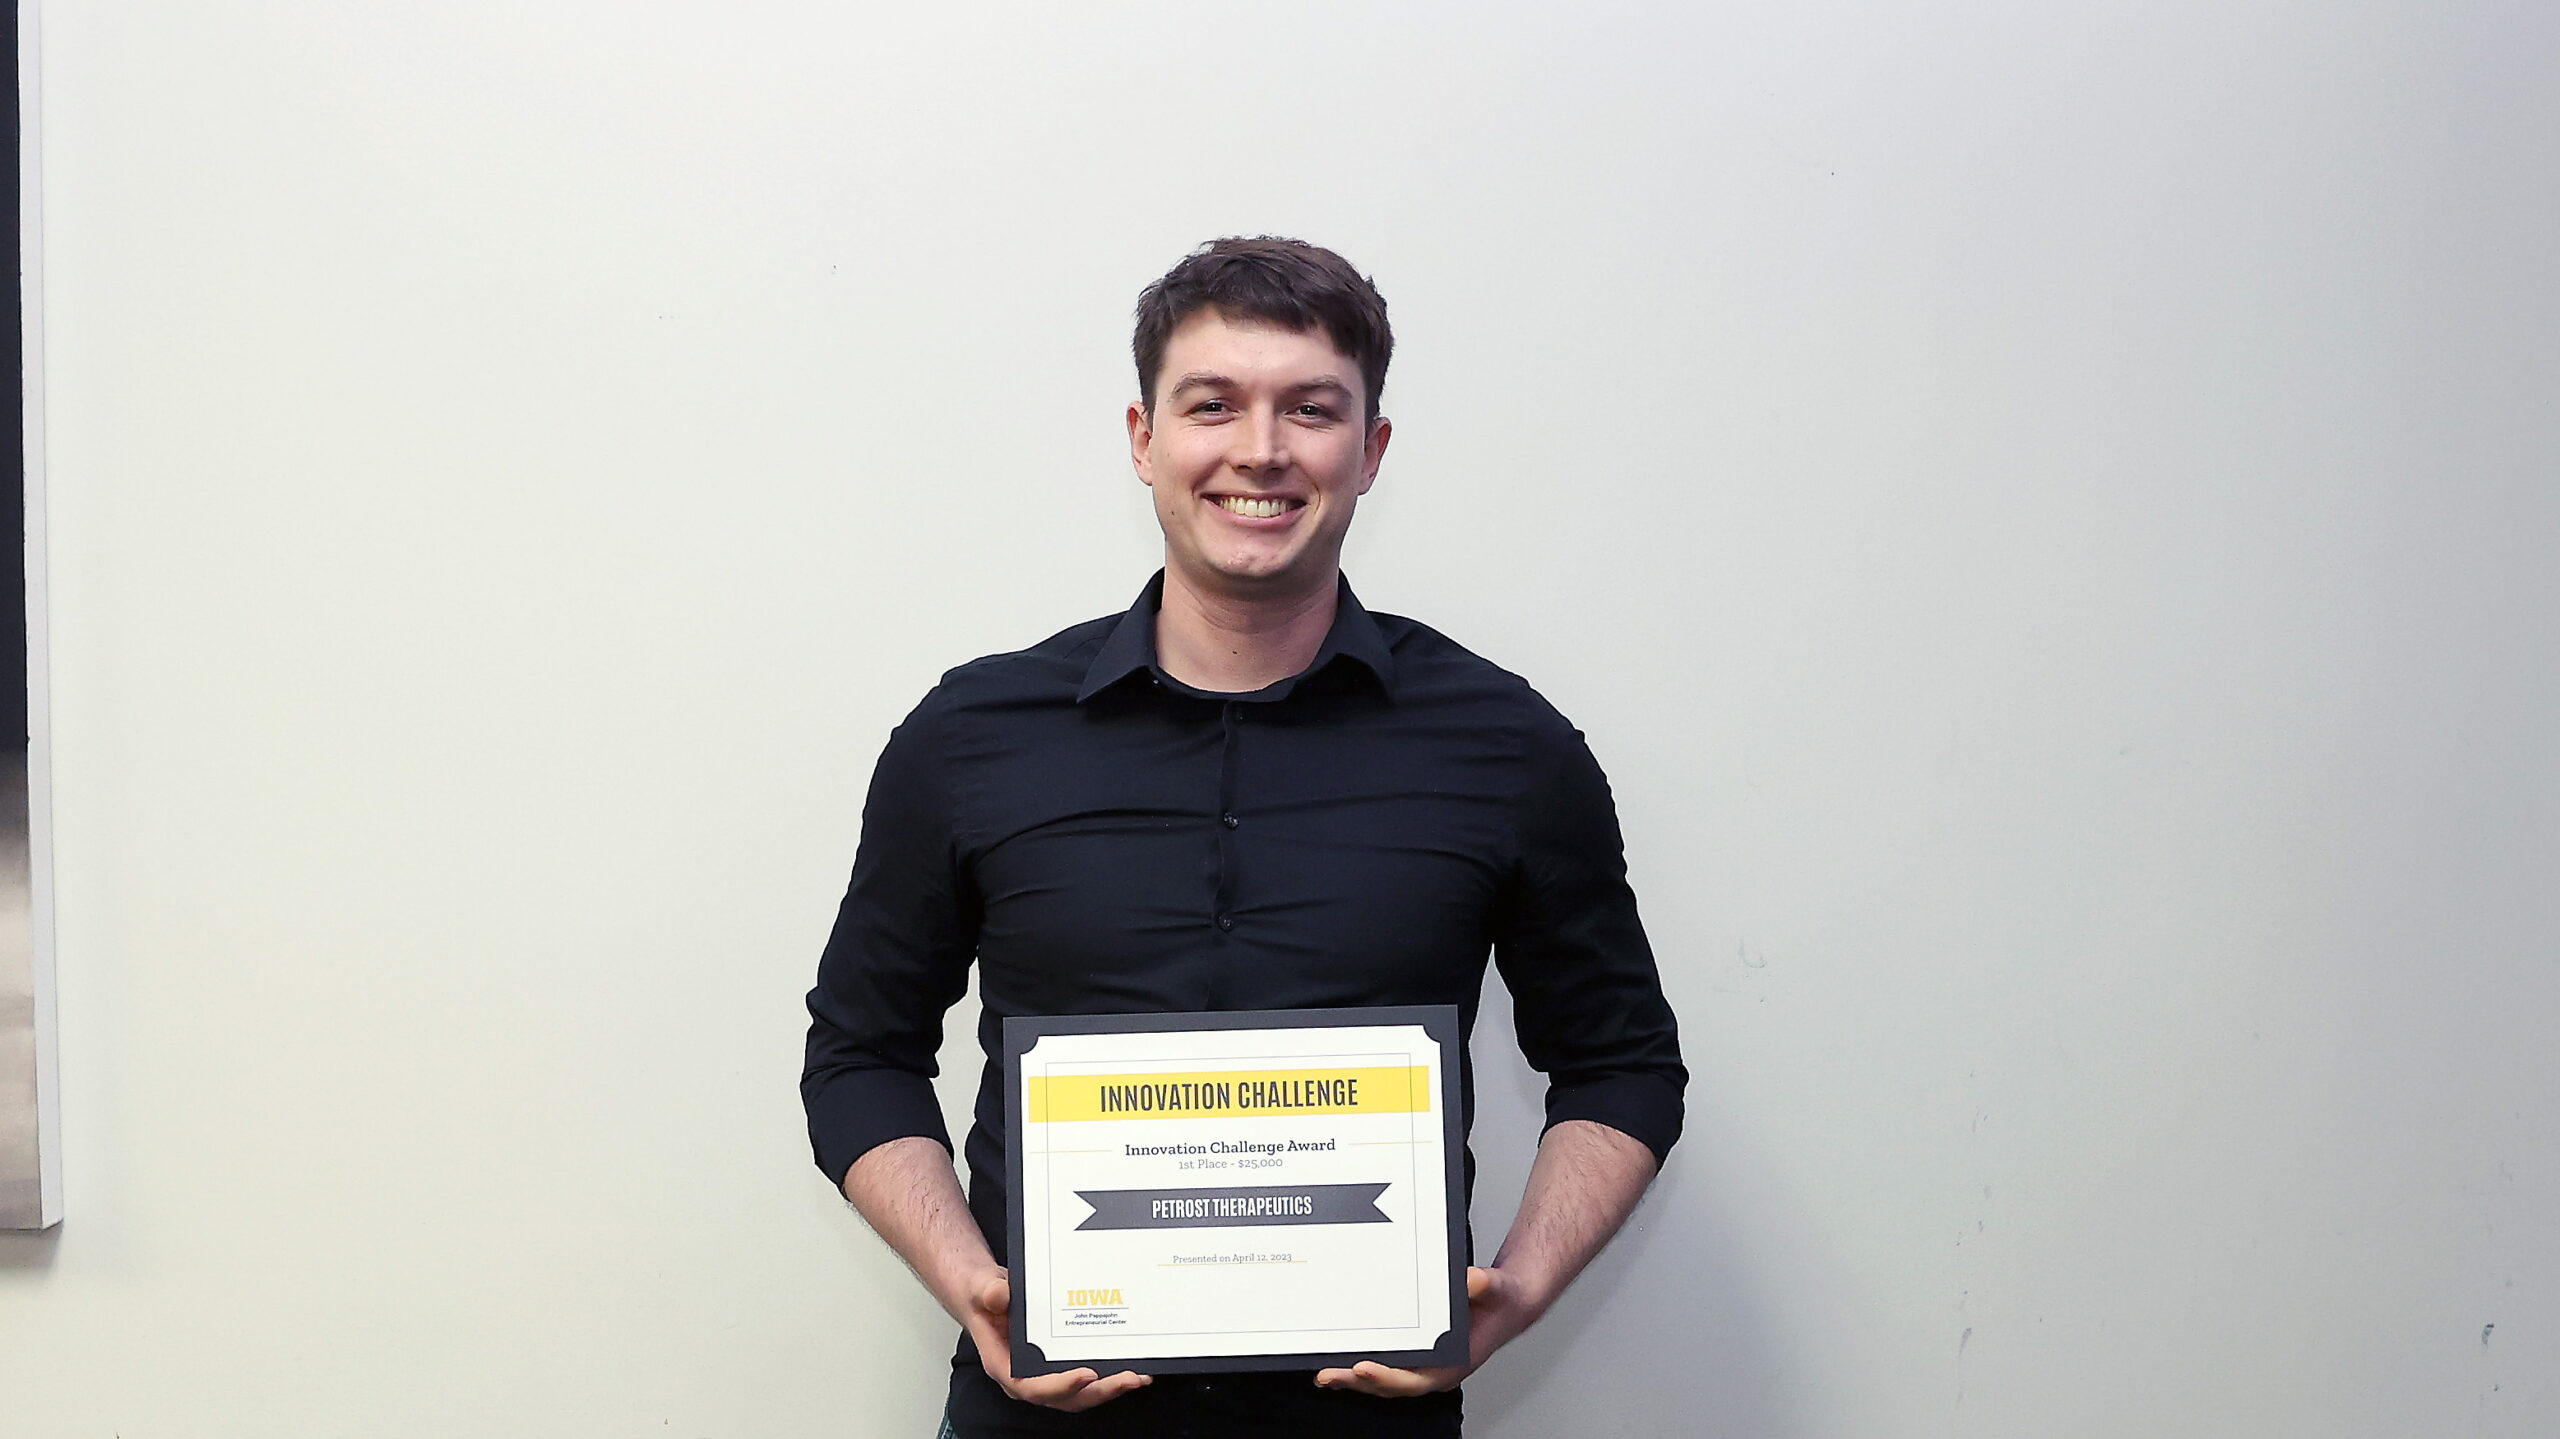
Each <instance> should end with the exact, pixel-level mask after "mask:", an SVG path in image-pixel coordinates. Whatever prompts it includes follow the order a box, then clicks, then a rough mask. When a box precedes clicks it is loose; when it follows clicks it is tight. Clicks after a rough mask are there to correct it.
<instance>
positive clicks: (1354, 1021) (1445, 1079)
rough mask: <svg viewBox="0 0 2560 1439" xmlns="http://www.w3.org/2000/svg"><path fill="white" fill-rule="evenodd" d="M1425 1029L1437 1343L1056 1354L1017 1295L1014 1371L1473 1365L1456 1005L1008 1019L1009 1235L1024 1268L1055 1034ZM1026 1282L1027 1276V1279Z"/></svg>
mask: <svg viewBox="0 0 2560 1439" xmlns="http://www.w3.org/2000/svg"><path fill="white" fill-rule="evenodd" d="M1390 1024H1394V1025H1415V1026H1418V1027H1419V1028H1420V1029H1421V1030H1422V1032H1423V1034H1424V1035H1425V1036H1427V1037H1429V1038H1430V1039H1432V1040H1434V1041H1436V1042H1437V1043H1438V1044H1439V1046H1440V1063H1439V1066H1438V1069H1439V1074H1438V1077H1437V1082H1438V1085H1439V1091H1440V1092H1439V1095H1438V1099H1439V1103H1440V1128H1441V1136H1440V1137H1441V1145H1440V1154H1441V1168H1442V1171H1443V1175H1442V1179H1443V1183H1444V1185H1445V1186H1446V1199H1447V1203H1446V1206H1445V1208H1444V1209H1443V1210H1442V1215H1443V1218H1444V1220H1445V1227H1446V1228H1447V1230H1448V1235H1447V1239H1448V1264H1447V1270H1448V1293H1449V1313H1450V1315H1451V1316H1452V1321H1451V1323H1450V1326H1449V1328H1447V1329H1446V1330H1443V1331H1442V1332H1441V1334H1440V1337H1439V1338H1438V1339H1437V1340H1436V1341H1435V1342H1434V1343H1433V1344H1432V1345H1431V1347H1430V1348H1427V1349H1391V1350H1385V1351H1380V1352H1375V1353H1351V1352H1338V1351H1320V1352H1304V1353H1290V1354H1218V1355H1210V1356H1206V1357H1200V1356H1184V1355H1173V1354H1167V1355H1140V1356H1130V1357H1126V1358H1113V1359H1105V1360H1087V1359H1052V1358H1050V1357H1049V1356H1048V1355H1047V1354H1046V1353H1044V1352H1043V1351H1042V1350H1041V1349H1040V1347H1039V1346H1038V1345H1036V1344H1034V1343H1032V1342H1031V1340H1030V1337H1029V1324H1030V1316H1029V1308H1030V1306H1028V1305H1027V1304H1024V1303H1022V1302H1021V1295H1020V1294H1019V1293H1018V1292H1017V1293H1016V1295H1015V1302H1014V1304H1013V1306H1012V1312H1011V1315H1010V1317H1009V1322H1008V1328H1009V1329H1010V1331H1011V1333H1010V1338H1011V1340H1012V1345H1013V1373H1014V1377H1015V1378H1017V1379H1019V1378H1028V1377H1030V1376H1032V1375H1036V1374H1063V1373H1066V1372H1068V1371H1070V1370H1075V1369H1094V1370H1098V1371H1100V1372H1101V1373H1104V1374H1117V1373H1120V1372H1122V1371H1124V1370H1127V1371H1134V1372H1137V1373H1141V1374H1232V1373H1239V1372H1243V1371H1247V1370H1273V1369H1282V1370H1286V1369H1327V1368H1347V1367H1349V1366H1350V1365H1352V1364H1354V1363H1357V1362H1358V1361H1360V1360H1363V1359H1374V1360H1376V1361H1377V1362H1379V1363H1381V1364H1388V1365H1393V1366H1395V1367H1396V1368H1399V1369H1418V1368H1426V1367H1440V1366H1447V1365H1460V1364H1464V1363H1466V1362H1467V1195H1466V1173H1465V1162H1466V1161H1465V1155H1466V1133H1465V1121H1464V1118H1463V1116H1462V1115H1461V1113H1460V1107H1459V1093H1458V1067H1459V1063H1460V1060H1461V1057H1462V1055H1463V1053H1464V1046H1465V1044H1466V1040H1465V1037H1464V1036H1463V1035H1462V1034H1461V1033H1460V1030H1459V1019H1458V1007H1457V1006H1456V1005H1454V1004H1402V1005H1377V1006H1372V1007H1368V1008H1358V1009H1239V1010H1225V1011H1220V1012H1216V1013H1199V1014H1070V1015H1049V1016H1028V1017H1015V1018H1009V1019H1007V1020H1005V1022H1004V1085H1005V1145H1004V1151H1005V1152H1004V1165H1005V1186H1006V1192H1005V1240H1006V1250H1005V1252H1006V1253H1007V1255H1009V1256H1010V1262H1011V1263H1012V1264H1013V1266H1014V1267H1015V1268H1017V1269H1019V1267H1020V1265H1021V1261H1022V1254H1023V1247H1024V1246H1023V1239H1024V1224H1025V1215H1024V1210H1023V1194H1024V1190H1023V1182H1024V1179H1025V1177H1026V1176H1025V1170H1024V1163H1023V1150H1022V1139H1023V1125H1024V1119H1025V1116H1024V1114H1023V1108H1022V1061H1023V1056H1024V1055H1026V1054H1028V1053H1029V1052H1030V1051H1031V1048H1032V1046H1033V1045H1035V1044H1037V1043H1039V1041H1040V1040H1041V1039H1042V1038H1044V1037H1046V1036H1049V1035H1053V1034H1055V1035H1087V1034H1169V1033H1171V1034H1188V1033H1197V1032H1202V1031H1214V1030H1238V1029H1327V1028H1341V1029H1348V1028H1354V1027H1362V1026H1373V1025H1390ZM1017 1288H1018V1282H1017Z"/></svg>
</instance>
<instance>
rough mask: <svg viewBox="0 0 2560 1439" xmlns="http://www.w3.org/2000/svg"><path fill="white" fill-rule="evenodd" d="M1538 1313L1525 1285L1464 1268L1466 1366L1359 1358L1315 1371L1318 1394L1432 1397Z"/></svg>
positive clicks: (1491, 1272)
mask: <svg viewBox="0 0 2560 1439" xmlns="http://www.w3.org/2000/svg"><path fill="white" fill-rule="evenodd" d="M1539 1312H1540V1306H1539V1305H1537V1304H1536V1303H1535V1302H1534V1301H1533V1300H1532V1299H1531V1298H1530V1296H1529V1293H1528V1286H1527V1285H1526V1284H1525V1283H1524V1282H1523V1281H1521V1280H1520V1279H1519V1278H1517V1277H1516V1276H1513V1275H1509V1274H1505V1273H1504V1272H1502V1271H1501V1270H1500V1269H1480V1268H1477V1267H1476V1266H1474V1265H1469V1266H1467V1362H1466V1363H1465V1364H1464V1365H1463V1366H1460V1365H1452V1366H1449V1367H1446V1368H1440V1369H1398V1368H1396V1367H1394V1366H1393V1365H1389V1364H1381V1363H1379V1362H1378V1361H1377V1360H1375V1359H1363V1360H1361V1361H1360V1362H1359V1363H1357V1364H1354V1365H1352V1366H1351V1367H1350V1368H1348V1369H1320V1370H1318V1371H1316V1387H1317V1388H1319V1389H1349V1390H1351V1391H1353V1392H1355V1393H1360V1394H1374V1395H1376V1396H1378V1397H1379V1398H1381V1399H1410V1398H1412V1397H1413V1396H1415V1395H1417V1394H1432V1393H1437V1392H1438V1391H1440V1390H1443V1389H1454V1388H1456V1387H1457V1386H1458V1382H1459V1381H1460V1380H1462V1379H1465V1378H1466V1377H1467V1376H1468V1375H1470V1374H1473V1373H1474V1372H1476V1370H1477V1369H1478V1368H1480V1367H1482V1366H1483V1364H1484V1361H1486V1360H1487V1359H1490V1358H1492V1357H1493V1351H1495V1350H1496V1349H1499V1348H1501V1347H1502V1346H1503V1345H1505V1344H1508V1343H1510V1342H1511V1341H1512V1340H1513V1339H1514V1338H1517V1337H1518V1336H1519V1334H1520V1331H1521V1330H1523V1329H1526V1328H1528V1327H1529V1326H1530V1325H1531V1324H1532V1323H1535V1322H1536V1321H1537V1318H1538V1314H1539Z"/></svg>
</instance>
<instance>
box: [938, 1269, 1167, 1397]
mask: <svg viewBox="0 0 2560 1439" xmlns="http://www.w3.org/2000/svg"><path fill="white" fill-rule="evenodd" d="M1012 1308H1013V1280H1012V1278H1011V1277H1010V1276H1008V1275H1007V1274H1006V1273H1005V1271H1004V1270H1002V1269H991V1270H989V1271H988V1272H987V1273H986V1275H985V1276H984V1277H983V1278H981V1279H979V1280H978V1281H977V1282H976V1283H974V1284H973V1285H972V1286H971V1287H970V1289H969V1303H968V1307H967V1308H966V1309H964V1310H962V1311H961V1314H960V1323H961V1324H962V1325H963V1326H964V1327H966V1328H967V1329H968V1331H969V1338H970V1341H971V1342H972V1343H975V1344H976V1345H977V1346H978V1363H979V1364H981V1365H983V1366H984V1367H985V1368H986V1371H987V1377H988V1378H990V1379H993V1380H994V1381H996V1383H998V1384H1000V1385H1003V1386H1004V1392H1006V1393H1007V1394H1010V1395H1012V1396H1013V1397H1014V1398H1016V1399H1019V1400H1021V1401H1022V1402H1024V1403H1025V1404H1038V1405H1042V1406H1044V1407H1046V1408H1050V1409H1063V1410H1066V1411H1067V1412H1068V1413H1071V1414H1072V1413H1075V1412H1077V1411H1079V1410H1084V1409H1090V1408H1092V1407H1093V1406H1094V1405H1096V1404H1101V1403H1105V1402H1107V1401H1109V1400H1113V1399H1117V1398H1119V1397H1120V1396H1121V1395H1123V1394H1126V1393H1128V1392H1129V1391H1130V1390H1132V1389H1142V1388H1144V1387H1146V1386H1147V1385H1149V1384H1153V1383H1154V1382H1156V1381H1155V1376H1153V1375H1151V1374H1132V1373H1130V1372H1128V1371H1127V1370H1122V1371H1121V1372H1120V1373H1117V1374H1114V1375H1112V1376H1111V1377H1110V1378H1108V1379H1105V1378H1103V1377H1102V1376H1101V1375H1099V1374H1097V1373H1095V1372H1094V1371H1093V1370H1090V1369H1070V1370H1068V1371H1067V1372H1066V1373H1064V1374H1042V1375H1038V1376H1036V1377H1034V1378H1030V1379H1016V1378H1014V1377H1013V1341H1012V1338H1011V1334H1012V1328H1011V1326H1010V1325H1009V1324H1008V1323H1007V1322H1006V1316H1007V1315H1008V1314H1009V1313H1010V1312H1011V1311H1012Z"/></svg>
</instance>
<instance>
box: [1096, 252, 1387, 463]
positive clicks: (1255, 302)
mask: <svg viewBox="0 0 2560 1439" xmlns="http://www.w3.org/2000/svg"><path fill="white" fill-rule="evenodd" d="M1202 310H1215V311H1217V312H1218V313H1219V314H1221V315H1227V316H1231V317H1233V318H1236V319H1243V320H1261V321H1263V322H1265V323H1267V324H1273V325H1283V326H1286V327H1287V328H1289V329H1292V330H1295V331H1297V332H1298V333H1300V334H1305V333H1307V332H1309V331H1311V330H1322V331H1323V332H1324V336H1325V338H1326V339H1328V340H1330V341H1332V342H1333V347H1334V348H1335V349H1337V350H1340V351H1341V352H1342V353H1344V354H1346V355H1349V356H1350V357H1351V358H1352V359H1353V360H1354V361H1356V362H1358V364H1359V366H1360V378H1361V380H1362V381H1363V382H1364V387H1365V388H1366V389H1367V390H1368V392H1369V393H1368V402H1367V403H1368V411H1369V413H1368V418H1369V419H1371V420H1373V421H1374V420H1376V419H1377V418H1378V395H1379V393H1380V392H1381V391H1383V390H1384V389H1386V387H1387V360H1388V357H1390V356H1391V355H1393V354H1394V353H1395V348H1396V337H1395V332H1394V331H1392V330H1389V329H1388V328H1387V302H1386V301H1385V300H1383V299H1381V298H1379V295H1378V287H1377V286H1375V285H1373V284H1371V283H1369V281H1368V280H1367V279H1366V278H1364V277H1363V276H1362V275H1361V273H1360V272H1359V271H1358V270H1355V269H1353V268H1352V267H1351V262H1350V261H1349V260H1346V259H1344V258H1342V257H1341V256H1340V255H1337V254H1335V253H1334V252H1332V251H1331V250H1328V249H1325V248H1324V247H1323V246H1321V245H1310V244H1308V243H1307V242H1306V241H1304V240H1289V239H1283V238H1281V237H1280V236H1278V235H1256V236H1254V237H1253V238H1252V239H1249V240H1248V239H1244V238H1242V237H1239V236H1230V237H1228V238H1227V239H1224V240H1211V241H1210V242H1209V243H1207V244H1205V245H1202V246H1201V247H1200V248H1199V249H1197V250H1194V251H1192V252H1191V253H1190V254H1188V255H1185V256H1184V257H1183V258H1182V263H1180V264H1178V265H1176V266H1174V267H1173V268H1172V269H1170V270H1167V271H1165V272H1164V277H1163V278H1162V279H1159V280H1157V281H1156V282H1155V283H1154V284H1152V285H1149V286H1148V287H1147V288H1146V289H1144V290H1142V291H1140V292H1139V293H1138V329H1137V333H1136V335H1135V336H1133V337H1132V338H1131V340H1130V344H1129V348H1130V350H1131V351H1132V352H1133V353H1134V354H1135V356H1136V358H1137V361H1138V395H1139V397H1140V399H1142V400H1143V401H1144V402H1145V404H1146V408H1147V413H1148V414H1149V415H1153V414H1154V413H1155V409H1156V374H1157V372H1158V371H1159V370H1162V369H1163V368H1164V347H1165V342H1166V341H1168V340H1170V339H1171V338H1173V332H1174V330H1175V329H1176V328H1177V327H1179V326H1180V325H1181V324H1182V322H1183V321H1185V320H1187V319H1190V318H1191V317H1192V316H1193V315H1194V314H1197V313H1198V312H1200V311H1202Z"/></svg>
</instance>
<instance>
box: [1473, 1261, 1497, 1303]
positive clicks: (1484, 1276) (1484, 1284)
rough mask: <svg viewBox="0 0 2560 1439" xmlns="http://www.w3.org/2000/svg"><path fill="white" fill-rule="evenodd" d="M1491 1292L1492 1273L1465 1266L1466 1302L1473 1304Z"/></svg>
mask: <svg viewBox="0 0 2560 1439" xmlns="http://www.w3.org/2000/svg"><path fill="white" fill-rule="evenodd" d="M1492 1292H1493V1271H1492V1270H1490V1269H1478V1268H1477V1267H1475V1266H1474V1265H1472V1264H1470V1265H1468V1266H1467V1302H1468V1303H1470V1304H1473V1303H1474V1302H1476V1301H1477V1300H1479V1299H1482V1298H1483V1297H1485V1296H1486V1295H1487V1294H1490V1293H1492Z"/></svg>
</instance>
